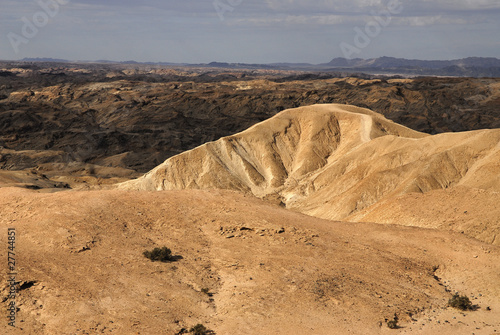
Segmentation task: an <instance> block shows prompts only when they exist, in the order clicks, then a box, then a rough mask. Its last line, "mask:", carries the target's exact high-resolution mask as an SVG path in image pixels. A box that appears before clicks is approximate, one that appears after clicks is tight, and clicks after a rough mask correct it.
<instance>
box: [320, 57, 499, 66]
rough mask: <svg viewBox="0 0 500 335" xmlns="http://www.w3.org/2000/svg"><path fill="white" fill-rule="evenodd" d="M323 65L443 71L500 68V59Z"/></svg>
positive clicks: (342, 61) (345, 61)
mask: <svg viewBox="0 0 500 335" xmlns="http://www.w3.org/2000/svg"><path fill="white" fill-rule="evenodd" d="M321 65H326V66H334V67H349V68H394V67H414V68H417V67H418V68H426V69H443V68H446V67H450V66H461V67H464V66H466V67H481V68H489V67H500V59H497V58H482V57H469V58H463V59H456V60H417V59H405V58H394V57H380V58H372V59H361V58H354V59H346V58H334V59H332V60H331V61H330V62H329V63H326V64H321Z"/></svg>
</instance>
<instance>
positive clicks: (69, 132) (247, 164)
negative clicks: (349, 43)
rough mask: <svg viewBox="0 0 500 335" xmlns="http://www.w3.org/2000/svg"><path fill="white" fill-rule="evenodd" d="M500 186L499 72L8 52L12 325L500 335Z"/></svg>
mask: <svg viewBox="0 0 500 335" xmlns="http://www.w3.org/2000/svg"><path fill="white" fill-rule="evenodd" d="M499 192H500V80H498V79H495V78H451V77H442V78H441V77H439V78H438V77H421V78H405V77H401V76H375V75H363V74H360V75H352V74H350V75H348V74H343V73H331V72H321V73H320V72H316V73H306V72H299V71H278V70H272V69H249V70H244V69H238V70H234V69H220V68H210V67H181V66H172V67H160V66H153V65H136V64H128V65H126V64H54V63H29V62H20V63H13V62H10V63H8V62H4V63H0V227H1V238H0V243H1V245H0V255H2V258H3V259H4V262H5V264H4V265H2V267H3V268H4V270H3V271H2V272H1V274H0V279H1V284H0V297H1V300H0V301H2V304H1V307H2V312H1V313H0V315H2V322H1V323H0V332H2V333H5V334H183V333H189V332H191V333H195V329H194V328H193V327H194V326H196V325H198V324H202V325H203V326H204V327H206V331H205V333H206V334H209V333H210V332H209V331H208V330H212V331H213V332H214V333H216V334H437V333H439V334H488V335H492V334H500V238H499V237H498V236H499V234H500V208H499V206H498V204H499V203H500V193H499ZM9 229H15V232H16V239H15V257H14V258H15V262H16V265H15V270H16V271H15V272H16V274H15V276H14V277H15V281H14V285H13V286H14V287H15V288H16V294H15V297H12V295H11V287H13V286H12V285H10V284H9V279H10V278H11V277H12V275H10V271H8V269H7V266H8V262H7V260H8V257H7V255H8V251H9V249H8V247H9V246H12V244H9V242H10V241H12V239H9V236H10V235H8V232H9V231H10V230H9ZM164 246H166V247H168V248H170V249H171V251H172V253H173V255H174V257H173V258H172V259H170V260H169V261H168V262H152V261H151V260H149V259H147V258H146V257H145V256H144V255H143V252H144V251H145V250H151V249H153V248H156V247H164ZM9 255H10V254H9ZM455 294H458V295H459V296H461V297H468V299H469V300H470V304H469V305H467V306H466V307H465V308H463V309H462V310H461V309H457V308H454V307H452V306H450V299H452V297H453V296H454V295H455ZM12 301H15V303H16V310H15V311H16V313H15V327H12V325H9V319H8V317H9V315H11V314H10V311H9V306H11V305H9V304H11V303H12Z"/></svg>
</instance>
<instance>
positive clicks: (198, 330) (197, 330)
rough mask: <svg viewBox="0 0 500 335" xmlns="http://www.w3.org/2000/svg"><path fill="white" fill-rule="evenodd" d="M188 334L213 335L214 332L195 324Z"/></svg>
mask: <svg viewBox="0 0 500 335" xmlns="http://www.w3.org/2000/svg"><path fill="white" fill-rule="evenodd" d="M189 332H190V333H193V334H194V335H215V332H214V331H213V330H211V329H208V328H207V327H205V326H204V325H202V324H197V325H196V326H194V327H193V328H191V329H190V330H189Z"/></svg>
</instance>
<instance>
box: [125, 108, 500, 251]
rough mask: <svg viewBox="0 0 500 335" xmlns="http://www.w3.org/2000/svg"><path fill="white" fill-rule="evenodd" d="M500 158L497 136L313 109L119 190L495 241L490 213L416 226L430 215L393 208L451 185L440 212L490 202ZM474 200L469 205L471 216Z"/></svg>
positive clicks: (499, 229) (210, 147)
mask: <svg viewBox="0 0 500 335" xmlns="http://www.w3.org/2000/svg"><path fill="white" fill-rule="evenodd" d="M499 161H500V130H498V129H497V130H478V131H471V132H463V133H446V134H439V135H434V136H431V135H428V134H424V133H420V132H416V131H413V130H410V129H409V128H406V127H403V126H400V125H398V124H396V123H393V122H392V121H389V120H387V119H386V118H384V117H383V116H382V115H380V114H376V113H374V112H372V111H370V110H367V109H362V108H358V107H354V106H345V105H314V106H310V107H302V108H297V109H292V110H286V111H283V112H281V113H280V114H278V115H276V116H275V117H273V118H271V119H269V120H266V121H264V122H261V123H259V124H257V125H255V126H253V127H251V128H249V129H248V130H246V131H244V132H241V133H239V134H236V135H233V136H229V137H225V138H222V139H220V140H218V141H216V142H211V143H207V144H204V145H202V146H201V147H198V148H196V149H193V150H191V151H188V152H185V153H183V154H180V155H178V156H175V157H172V158H170V159H168V160H166V161H165V162H164V163H163V164H161V165H159V166H158V167H157V168H155V169H153V170H152V171H150V172H148V173H147V174H145V175H144V176H143V177H141V178H139V179H137V180H134V181H130V182H126V183H124V184H121V185H120V186H121V187H122V188H125V189H136V190H180V189H213V188H215V189H228V190H237V191H240V192H244V193H249V194H253V195H255V196H257V197H260V198H264V199H266V198H268V199H273V200H274V201H276V202H278V203H281V204H282V205H284V206H285V207H286V208H289V209H292V210H296V211H299V212H302V213H305V214H308V215H312V216H316V217H320V218H324V219H331V220H348V221H353V220H355V221H366V220H367V219H368V218H369V219H368V221H373V222H379V216H380V215H381V213H383V215H384V220H383V221H384V222H385V223H400V224H407V225H419V224H418V221H419V220H418V219H415V218H414V220H411V221H408V220H403V219H402V218H403V217H406V216H408V215H409V213H412V214H413V215H414V216H416V217H418V218H420V219H422V220H421V221H425V222H427V224H428V225H433V226H440V225H444V222H442V221H443V220H445V221H446V222H448V223H449V224H448V226H447V228H450V229H453V230H458V231H462V232H465V233H467V234H469V235H471V236H473V237H477V238H481V239H483V240H485V241H488V242H496V243H500V241H499V240H497V239H496V236H497V235H498V234H500V225H499V222H497V221H496V220H495V219H494V218H495V216H496V217H498V215H500V212H499V210H498V209H497V208H496V206H491V208H489V207H488V208H489V209H488V210H487V211H485V212H484V213H483V214H481V213H480V212H478V211H475V210H474V213H475V214H476V217H475V220H473V221H468V222H467V223H466V224H464V225H454V224H452V223H451V222H452V221H453V219H451V218H449V217H446V216H445V215H442V214H440V215H435V216H434V217H426V219H427V220H423V216H426V215H427V216H428V214H424V212H417V213H415V212H414V211H410V212H408V213H407V214H406V215H405V214H404V213H401V212H402V211H401V206H394V204H393V202H395V201H397V200H395V199H397V198H398V197H404V196H405V195H409V194H412V197H414V195H413V194H415V193H416V194H424V195H427V197H432V196H434V197H438V194H439V193H436V192H435V191H442V190H446V189H455V188H456V189H457V190H458V189H460V190H461V191H456V192H455V193H448V194H447V196H448V197H450V196H452V195H453V194H455V196H456V197H457V198H455V199H454V201H448V202H447V205H446V206H454V204H455V202H456V201H457V200H458V199H462V200H463V199H464V198H469V197H470V198H476V197H477V194H476V193H477V192H476V191H474V190H477V189H480V190H483V192H487V195H486V194H483V197H485V198H487V199H489V200H490V201H491V202H492V203H494V202H496V201H498V200H500V197H499V191H500V166H499V164H498V162H499ZM429 194H431V195H429ZM399 201H401V200H399ZM427 201H429V200H427ZM477 202H478V201H471V202H470V205H469V206H470V208H471V210H472V209H473V208H474V206H473V203H477ZM381 203H385V204H386V206H385V207H384V211H382V210H381V209H380V206H382V205H381ZM387 203H389V205H387ZM488 203H490V202H488ZM417 208H418V207H417ZM431 208H434V209H435V207H431ZM445 208H447V207H444V208H440V209H441V210H443V211H444V210H445ZM455 209H456V208H455ZM376 213H379V214H378V215H377V214H376ZM456 214H457V215H458V213H456ZM455 216H456V215H454V217H455ZM391 217H392V218H394V219H392V220H391V219H390V218H391ZM396 217H398V219H395V218H396ZM388 220H389V222H387V221H388ZM481 220H487V222H488V223H486V222H478V221H481Z"/></svg>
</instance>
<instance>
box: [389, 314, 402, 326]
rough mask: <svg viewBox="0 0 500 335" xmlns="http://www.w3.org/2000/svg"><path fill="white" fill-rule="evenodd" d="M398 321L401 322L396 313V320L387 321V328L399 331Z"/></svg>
mask: <svg viewBox="0 0 500 335" xmlns="http://www.w3.org/2000/svg"><path fill="white" fill-rule="evenodd" d="M398 321H399V318H398V315H397V314H396V313H394V319H392V320H390V321H387V327H388V328H389V329H398V328H399V326H398Z"/></svg>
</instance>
